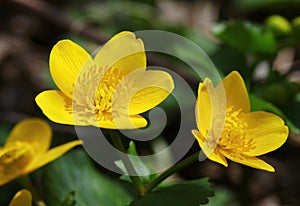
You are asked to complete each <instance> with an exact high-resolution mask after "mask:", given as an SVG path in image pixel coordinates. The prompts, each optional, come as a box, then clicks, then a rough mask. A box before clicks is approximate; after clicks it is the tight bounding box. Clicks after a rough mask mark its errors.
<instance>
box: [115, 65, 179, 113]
mask: <svg viewBox="0 0 300 206" xmlns="http://www.w3.org/2000/svg"><path fill="white" fill-rule="evenodd" d="M123 81H126V82H128V83H129V85H131V87H130V88H121V87H120V88H117V89H116V91H115V93H114V97H116V98H113V106H114V107H113V108H112V109H113V110H118V111H119V112H121V113H123V114H126V115H127V114H129V115H134V114H140V113H143V112H145V111H148V110H150V109H152V108H153V107H155V106H157V105H158V104H159V103H161V102H162V101H163V100H164V99H166V98H167V97H168V95H169V94H170V93H171V92H172V90H173V88H174V83H173V80H172V77H171V76H170V75H169V74H168V73H166V72H163V71H156V70H149V71H145V70H142V69H139V70H135V71H134V72H132V73H130V74H128V75H127V76H126V77H125V78H124V80H123ZM125 90H127V92H126V91H125ZM124 91H125V92H124ZM122 97H123V98H122ZM114 100H116V101H114ZM121 108H123V109H124V110H123V111H121V110H120V109H121ZM128 108H129V111H128V110H127V109H128Z"/></svg>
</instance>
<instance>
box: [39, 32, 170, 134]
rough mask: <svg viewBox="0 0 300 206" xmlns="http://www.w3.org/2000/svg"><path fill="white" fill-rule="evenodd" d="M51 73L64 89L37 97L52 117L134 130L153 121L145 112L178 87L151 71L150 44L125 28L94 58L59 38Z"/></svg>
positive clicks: (78, 47) (64, 122) (160, 73)
mask: <svg viewBox="0 0 300 206" xmlns="http://www.w3.org/2000/svg"><path fill="white" fill-rule="evenodd" d="M49 61H50V73H51V76H52V78H53V80H54V82H55V83H56V85H57V86H58V88H59V89H60V90H50V91H44V92H42V93H40V94H39V95H38V96H37V97H36V102H37V104H38V106H39V107H40V108H41V109H42V111H43V113H44V114H45V115H46V116H47V117H48V118H49V119H50V120H52V121H54V122H57V123H61V124H69V125H81V126H87V125H93V126H96V127H101V128H109V129H133V128H140V127H144V126H146V125H147V121H146V120H145V119H144V118H143V117H142V116H140V115H139V114H141V113H143V112H145V111H147V110H150V109H151V108H153V107H155V106H156V105H158V104H159V103H161V102H162V101H163V100H164V99H165V98H166V97H167V96H168V95H169V94H170V92H171V91H172V90H173V88H174V83H173V80H172V77H171V76H170V75H169V74H168V73H166V72H163V71H158V70H146V55H145V51H144V44H143V42H142V41H141V40H140V39H136V37H135V35H134V34H133V33H131V32H121V33H119V34H117V35H115V36H114V37H113V38H112V39H111V40H109V41H108V42H107V43H106V44H105V45H104V46H103V47H102V48H101V49H100V50H99V51H98V53H97V54H96V56H95V57H94V58H93V59H92V57H91V56H90V55H89V54H88V53H87V52H86V51H85V50H84V49H83V48H81V47H80V46H78V45H77V44H75V43H74V42H72V41H70V40H62V41H59V42H58V43H57V44H56V45H55V46H54V47H53V49H52V51H51V54H50V60H49Z"/></svg>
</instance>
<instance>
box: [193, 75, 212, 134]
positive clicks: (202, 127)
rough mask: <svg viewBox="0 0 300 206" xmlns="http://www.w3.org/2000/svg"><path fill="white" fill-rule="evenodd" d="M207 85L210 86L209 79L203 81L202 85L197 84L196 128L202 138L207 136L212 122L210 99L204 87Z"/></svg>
mask: <svg viewBox="0 0 300 206" xmlns="http://www.w3.org/2000/svg"><path fill="white" fill-rule="evenodd" d="M209 84H210V85H212V83H211V81H210V80H209V79H205V81H204V83H200V84H199V88H198V98H197V102H196V109H195V113H196V121H197V127H198V129H199V131H200V133H201V134H202V135H203V136H206V135H207V132H208V131H209V129H210V127H211V121H212V107H211V105H212V103H211V99H210V95H211V94H210V93H209V92H208V89H207V87H206V85H209Z"/></svg>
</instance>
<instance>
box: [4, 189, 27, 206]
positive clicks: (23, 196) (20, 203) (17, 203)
mask: <svg viewBox="0 0 300 206" xmlns="http://www.w3.org/2000/svg"><path fill="white" fill-rule="evenodd" d="M9 206H32V195H31V193H30V192H29V191H28V190H25V189H23V190H20V191H19V192H17V194H15V196H14V197H13V199H12V200H11V202H10V203H9Z"/></svg>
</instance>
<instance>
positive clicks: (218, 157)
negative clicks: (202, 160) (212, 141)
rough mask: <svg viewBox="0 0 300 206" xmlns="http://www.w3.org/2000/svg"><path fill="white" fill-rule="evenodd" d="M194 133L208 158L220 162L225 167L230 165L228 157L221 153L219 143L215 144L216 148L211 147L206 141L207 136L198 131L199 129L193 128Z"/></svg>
mask: <svg viewBox="0 0 300 206" xmlns="http://www.w3.org/2000/svg"><path fill="white" fill-rule="evenodd" d="M192 133H193V135H194V137H195V138H196V140H197V141H198V143H199V146H200V147H201V149H202V151H203V152H204V154H205V155H206V156H207V158H208V159H210V160H212V161H214V162H217V163H220V164H222V165H224V166H225V167H227V166H228V164H227V161H226V158H225V157H224V155H222V154H221V153H220V149H219V148H218V145H215V147H214V148H211V147H210V145H208V143H207V142H206V141H205V138H204V137H203V136H202V135H201V134H200V132H198V131H197V130H193V131H192Z"/></svg>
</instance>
